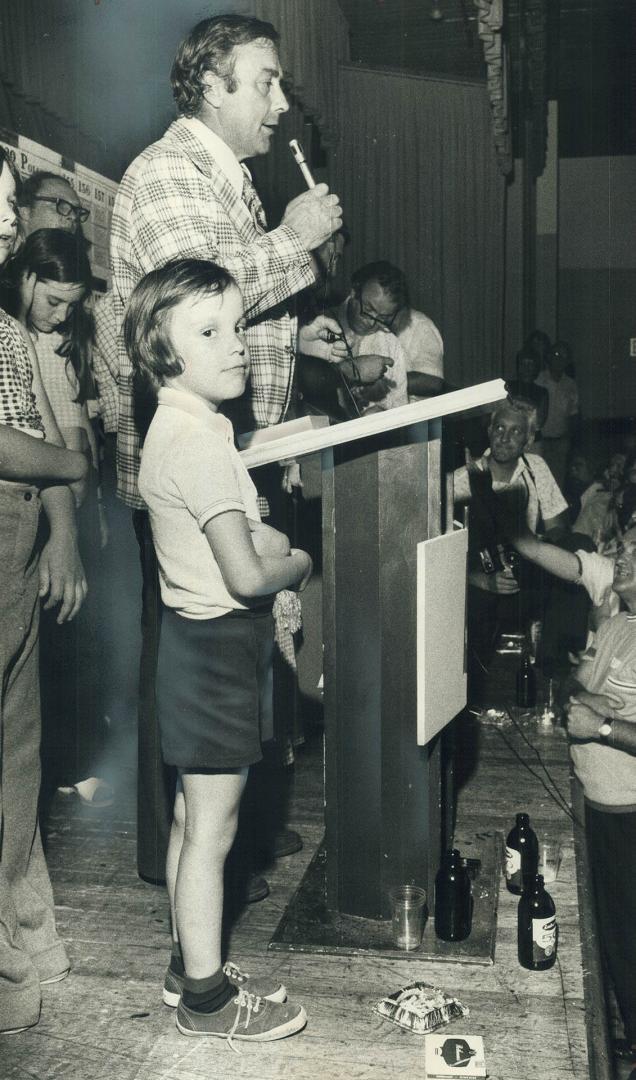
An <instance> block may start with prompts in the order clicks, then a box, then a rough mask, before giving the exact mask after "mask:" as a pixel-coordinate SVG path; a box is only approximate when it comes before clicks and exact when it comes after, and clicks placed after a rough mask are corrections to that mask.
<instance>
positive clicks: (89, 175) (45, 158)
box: [0, 129, 117, 289]
mask: <svg viewBox="0 0 636 1080" xmlns="http://www.w3.org/2000/svg"><path fill="white" fill-rule="evenodd" d="M0 145H2V146H3V147H4V148H5V150H6V151H7V152H8V154H9V155H10V156H11V158H12V160H13V161H14V162H15V164H16V166H17V169H18V171H19V173H20V175H21V176H22V177H23V178H24V179H26V177H27V176H30V175H31V173H34V172H36V171H37V170H43V171H45V172H54V173H59V175H60V176H63V177H64V179H65V180H68V182H69V184H71V185H72V187H74V188H75V191H76V192H77V194H78V195H79V198H80V201H81V203H82V205H83V206H85V207H86V209H87V210H90V214H89V217H88V218H87V220H86V221H85V222H83V224H82V232H83V233H84V236H85V237H86V239H87V240H89V241H90V243H91V245H92V246H91V248H90V249H89V257H90V260H91V267H92V270H93V276H94V277H95V278H96V279H97V283H98V284H99V286H100V288H102V289H106V287H107V286H108V285H109V284H110V270H109V258H108V237H109V233H110V220H111V217H112V213H113V206H114V203H115V195H116V194H117V184H116V183H115V181H114V180H107V179H106V177H105V176H100V175H99V173H96V172H93V170H92V169H87V168H85V166H84V165H78V164H77V163H76V162H74V161H70V160H69V159H68V158H65V157H62V155H61V154H56V153H55V151H54V150H49V149H47V147H45V146H41V145H40V144H39V143H36V142H33V140H32V139H26V138H25V137H24V136H23V135H15V134H13V133H12V132H10V131H6V130H5V129H1V130H0Z"/></svg>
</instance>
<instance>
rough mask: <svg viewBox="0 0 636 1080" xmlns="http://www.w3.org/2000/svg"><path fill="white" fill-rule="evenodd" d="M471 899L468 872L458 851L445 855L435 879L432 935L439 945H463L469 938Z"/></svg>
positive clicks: (471, 913) (471, 914)
mask: <svg viewBox="0 0 636 1080" xmlns="http://www.w3.org/2000/svg"><path fill="white" fill-rule="evenodd" d="M472 918H473V897H472V893H471V891H470V878H469V876H468V870H467V869H466V867H465V866H464V865H463V864H462V861H461V858H460V854H459V851H457V849H456V848H453V850H452V851H445V852H444V854H443V856H442V865H441V866H440V868H439V870H438V871H437V875H436V877H435V933H436V934H437V936H438V938H441V939H442V941H463V940H464V938H467V937H468V935H469V934H470V928H471V924H472Z"/></svg>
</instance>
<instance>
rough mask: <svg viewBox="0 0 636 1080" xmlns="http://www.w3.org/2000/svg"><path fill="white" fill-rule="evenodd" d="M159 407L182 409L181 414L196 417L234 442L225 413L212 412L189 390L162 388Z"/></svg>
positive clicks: (218, 433)
mask: <svg viewBox="0 0 636 1080" xmlns="http://www.w3.org/2000/svg"><path fill="white" fill-rule="evenodd" d="M157 401H158V403H159V405H167V406H169V408H171V409H180V411H181V412H185V413H188V414H189V415H190V416H194V417H195V418H196V419H197V420H201V421H202V423H204V424H205V425H206V426H207V427H211V428H212V430H213V431H215V432H216V433H217V435H223V436H225V437H226V438H228V439H229V440H230V442H233V441H234V440H233V438H232V436H233V428H232V424H231V423H230V421H229V420H228V418H227V416H224V415H223V413H218V412H212V410H211V409H209V408H208V406H207V405H206V404H205V402H204V401H202V400H201V398H199V397H197V396H196V394H191V393H190V391H189V390H177V388H176V387H174V386H161V387H160V388H159V393H158V395H157Z"/></svg>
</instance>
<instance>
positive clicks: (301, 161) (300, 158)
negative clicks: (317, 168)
mask: <svg viewBox="0 0 636 1080" xmlns="http://www.w3.org/2000/svg"><path fill="white" fill-rule="evenodd" d="M289 149H290V150H291V152H292V155H293V158H294V161H295V162H296V164H297V166H298V168H299V169H300V171H301V173H302V174H303V176H304V178H305V183H306V184H307V187H308V188H314V187H315V186H316V181H315V180H314V178H313V176H312V175H311V170H310V168H309V165H308V164H307V162H306V161H305V154H304V152H303V148H302V146H301V145H300V143H299V142H298V139H290V140H289Z"/></svg>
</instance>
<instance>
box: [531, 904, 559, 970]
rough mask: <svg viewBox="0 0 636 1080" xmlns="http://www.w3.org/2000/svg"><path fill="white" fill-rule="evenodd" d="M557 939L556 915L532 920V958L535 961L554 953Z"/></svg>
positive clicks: (544, 958) (547, 957)
mask: <svg viewBox="0 0 636 1080" xmlns="http://www.w3.org/2000/svg"><path fill="white" fill-rule="evenodd" d="M556 940H557V921H556V918H555V916H554V915H550V916H549V918H547V919H533V920H532V959H533V961H534V963H535V964H536V963H537V962H539V961H541V960H548V959H549V958H550V957H551V956H553V955H554V953H555V950H556Z"/></svg>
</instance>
